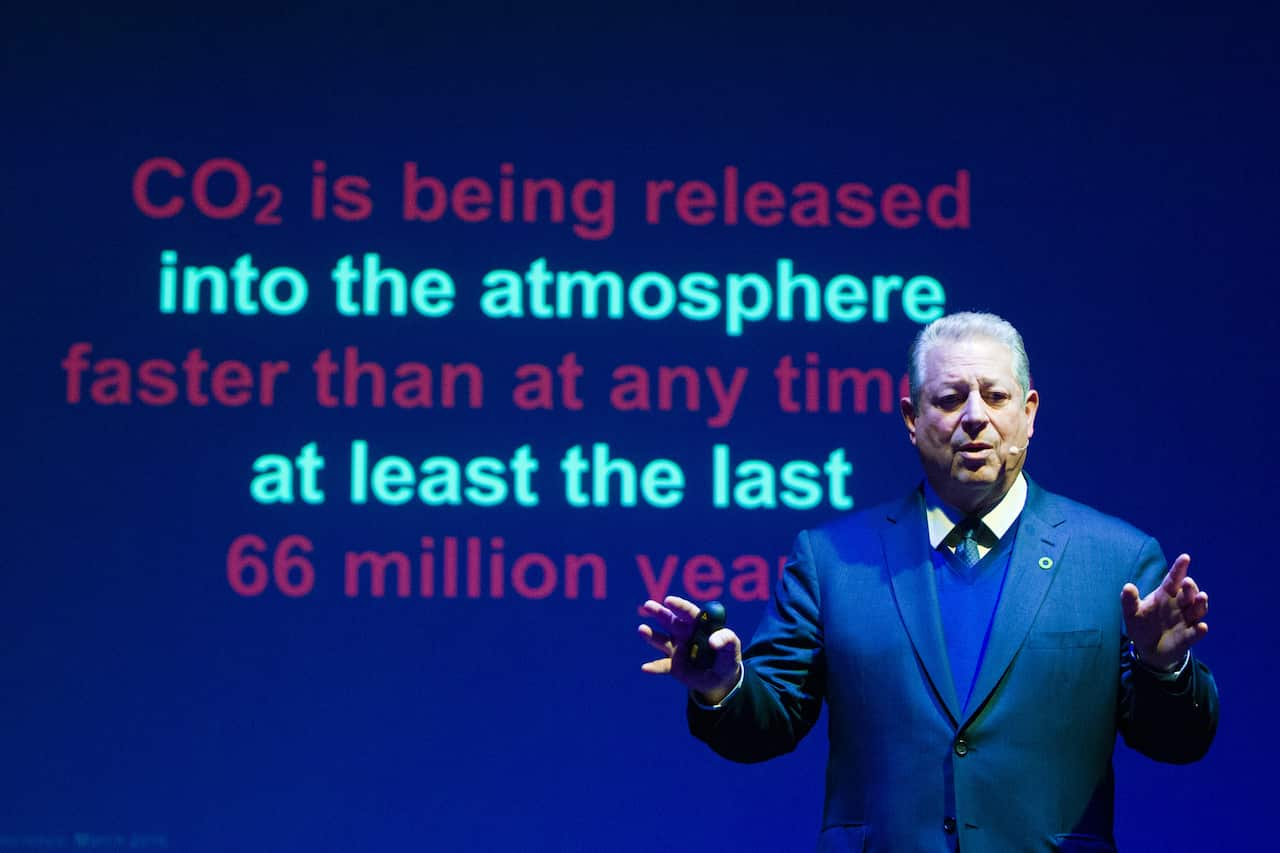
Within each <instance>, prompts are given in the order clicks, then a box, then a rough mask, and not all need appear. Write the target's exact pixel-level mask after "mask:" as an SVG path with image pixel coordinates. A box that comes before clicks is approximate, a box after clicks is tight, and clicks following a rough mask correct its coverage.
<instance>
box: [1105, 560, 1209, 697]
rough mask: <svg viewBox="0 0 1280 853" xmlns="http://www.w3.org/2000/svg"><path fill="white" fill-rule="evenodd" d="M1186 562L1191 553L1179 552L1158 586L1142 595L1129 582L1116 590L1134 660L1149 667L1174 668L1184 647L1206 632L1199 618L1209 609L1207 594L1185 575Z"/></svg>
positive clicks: (1180, 661)
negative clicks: (1135, 658) (1140, 596)
mask: <svg viewBox="0 0 1280 853" xmlns="http://www.w3.org/2000/svg"><path fill="white" fill-rule="evenodd" d="M1190 565H1191V556H1190V555H1189V554H1179V555H1178V559H1176V560H1174V561H1173V565H1172V566H1170V567H1169V573H1168V574H1166V575H1165V576H1164V580H1163V581H1161V582H1160V586H1158V587H1156V588H1155V589H1154V590H1152V592H1151V594H1150V595H1148V596H1147V597H1146V598H1139V592H1138V588H1137V587H1136V586H1134V585H1133V584H1131V583H1127V584H1125V585H1124V589H1123V590H1121V591H1120V609H1121V611H1122V612H1123V613H1124V629H1125V633H1126V634H1128V635H1129V639H1130V640H1131V641H1133V648H1134V651H1135V652H1136V653H1137V656H1138V660H1139V661H1141V662H1142V663H1143V664H1145V665H1147V666H1149V667H1151V668H1152V669H1158V670H1164V671H1166V672H1171V671H1173V670H1175V669H1177V668H1178V666H1179V665H1180V664H1181V663H1182V661H1183V660H1184V659H1185V658H1186V655H1187V652H1188V650H1190V648H1191V647H1192V646H1193V645H1195V644H1196V643H1197V642H1198V641H1199V640H1200V638H1201V637H1203V636H1204V635H1205V634H1207V633H1209V626H1208V625H1206V624H1205V623H1204V622H1203V621H1201V620H1203V619H1204V616H1205V614H1206V613H1208V612H1209V594H1208V593H1206V592H1201V591H1200V588H1199V587H1198V586H1196V582H1195V581H1194V580H1192V579H1191V578H1190V577H1188V576H1187V568H1188V567H1190Z"/></svg>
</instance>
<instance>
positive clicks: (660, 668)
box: [640, 658, 671, 675]
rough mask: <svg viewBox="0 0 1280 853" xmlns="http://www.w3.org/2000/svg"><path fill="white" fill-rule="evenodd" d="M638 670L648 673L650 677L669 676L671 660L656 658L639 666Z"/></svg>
mask: <svg viewBox="0 0 1280 853" xmlns="http://www.w3.org/2000/svg"><path fill="white" fill-rule="evenodd" d="M640 669H642V670H643V671H645V672H647V673H650V674H651V675H670V674H671V658H658V659H657V660H651V661H649V662H648V663H642V664H640Z"/></svg>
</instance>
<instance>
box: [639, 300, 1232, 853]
mask: <svg viewBox="0 0 1280 853" xmlns="http://www.w3.org/2000/svg"><path fill="white" fill-rule="evenodd" d="M910 382H911V396H910V397H909V398H906V399H903V400H902V402H901V407H902V417H903V421H904V422H905V424H906V427H907V434H908V436H909V437H910V439H911V442H912V443H913V444H914V445H915V446H916V449H917V450H918V452H919V454H920V462H921V464H922V466H923V468H924V475H925V477H924V483H923V484H922V485H921V487H920V488H919V489H917V490H915V491H913V492H912V493H911V494H910V495H908V496H907V498H906V499H905V500H904V501H901V502H898V503H895V504H891V505H885V506H880V507H874V508H871V509H867V510H863V511H861V512H856V513H853V514H851V515H849V516H847V517H845V518H842V519H840V520H837V521H835V522H833V523H831V524H828V525H826V526H824V527H821V528H819V529H816V530H812V531H806V532H803V533H801V534H800V536H799V537H798V539H797V542H796V548H795V553H794V556H793V558H792V560H791V562H790V563H789V564H788V566H787V568H786V570H785V571H784V573H783V576H782V578H781V579H780V581H779V583H778V587H777V590H776V592H775V595H774V598H773V600H772V602H771V603H770V606H769V609H768V611H767V613H766V615H765V618H764V620H763V622H762V624H761V625H760V628H759V630H758V631H757V633H756V636H755V638H754V640H753V642H752V645H751V647H750V649H749V650H748V651H747V653H746V655H745V656H743V655H742V653H741V644H740V642H739V639H738V637H737V635H736V634H734V632H733V631H731V630H729V629H727V628H722V629H720V630H718V631H716V632H715V633H714V634H712V635H711V637H710V646H711V648H712V649H713V650H714V651H715V655H716V656H715V658H714V662H713V665H712V666H711V668H710V669H709V670H698V669H695V668H693V667H692V666H690V665H689V664H688V662H687V659H686V657H685V646H686V644H687V642H688V639H689V637H690V635H691V633H692V629H693V624H694V620H695V618H696V617H697V615H698V612H699V610H698V608H697V606H696V605H694V604H692V603H690V602H688V601H685V600H683V599H681V598H678V597H675V596H670V597H668V598H666V599H665V600H664V601H663V602H662V603H658V602H655V601H649V602H646V604H645V609H646V611H647V612H648V613H649V614H650V615H651V616H652V617H653V618H654V619H655V621H656V622H657V623H658V626H659V630H654V629H652V628H650V627H649V626H647V625H643V626H641V628H640V633H641V634H642V635H643V636H644V637H645V639H646V640H648V642H649V643H650V644H651V645H653V646H654V647H655V648H657V649H658V650H660V651H661V652H662V657H660V658H658V659H657V660H654V661H650V662H649V663H646V664H645V665H644V667H643V668H644V670H645V671H647V672H651V673H670V674H671V675H673V676H675V677H676V678H677V679H678V680H679V681H680V682H682V683H683V684H684V685H685V686H687V687H688V688H689V690H690V691H691V695H690V703H689V712H688V714H689V724H690V728H691V730H692V731H693V733H694V734H695V735H696V736H697V737H699V738H701V739H702V740H704V741H706V742H707V743H708V744H709V745H710V746H711V747H712V749H714V750H715V751H716V752H718V753H720V754H721V755H724V756H726V757H728V758H731V759H734V760H737V761H761V760H764V759H766V758H770V757H772V756H774V755H778V754H781V753H784V752H787V751H789V750H791V749H792V748H794V747H795V745H796V743H797V742H798V741H799V739H800V738H801V737H803V736H804V735H805V733H806V732H808V730H809V729H810V727H812V725H813V723H814V721H815V720H816V719H817V717H818V713H819V710H820V709H821V705H822V702H823V701H824V700H825V701H826V702H827V704H828V706H829V728H830V745H831V747H830V748H831V751H830V756H829V760H828V768H827V791H826V804H825V808H824V817H823V829H822V834H821V836H820V840H819V845H818V846H819V849H820V850H864V849H865V850H909V851H916V850H939V851H942V850H954V849H957V847H958V848H959V849H960V850H963V851H965V853H978V851H999V852H1000V853H1006V851H1014V850H1054V849H1060V850H1091V851H1092V850H1113V849H1114V840H1113V834H1112V817H1113V815H1112V808H1113V806H1112V803H1113V789H1114V783H1113V776H1112V770H1111V752H1112V749H1113V747H1114V743H1115V737H1116V733H1117V732H1119V733H1120V734H1121V735H1122V736H1123V737H1124V739H1125V742H1126V743H1128V744H1129V746H1131V747H1133V748H1134V749H1137V750H1138V751H1139V752H1142V753H1143V754H1145V755H1148V756H1151V757H1152V758H1155V759H1157V760H1161V761H1169V762H1189V761H1194V760H1196V759H1198V758H1200V757H1201V756H1202V755H1204V753H1205V751H1206V750H1207V749H1208V748H1209V744H1210V742H1211V741H1212V739H1213V734H1214V731H1215V729H1216V726H1217V704H1218V703H1217V692H1216V687H1215V686H1214V682H1213V678H1212V676H1211V675H1210V673H1209V671H1208V669H1207V668H1206V667H1204V665H1203V664H1201V663H1200V662H1199V661H1196V660H1195V659H1194V658H1192V657H1191V654H1190V649H1191V646H1192V645H1193V644H1194V643H1195V642H1196V641H1197V640H1199V639H1200V638H1201V637H1203V636H1204V635H1205V633H1206V632H1207V631H1208V626H1207V625H1206V624H1205V623H1204V621H1203V619H1204V616H1205V614H1206V612H1207V611H1208V607H1209V602H1208V596H1207V595H1206V594H1205V593H1204V592H1201V591H1200V589H1199V588H1198V587H1197V586H1196V583H1195V581H1194V580H1192V579H1191V578H1190V577H1188V575H1187V569H1188V566H1189V564H1190V557H1189V556H1187V555H1186V554H1183V555H1181V556H1179V557H1178V558H1177V559H1176V560H1175V561H1174V562H1173V565H1172V566H1171V567H1169V569H1168V571H1167V572H1166V571H1165V565H1166V564H1165V562H1164V558H1163V556H1162V554H1161V552H1160V548H1159V546H1158V545H1157V544H1156V542H1155V540H1153V539H1151V538H1150V537H1149V536H1146V535H1145V534H1143V533H1141V532H1139V531H1137V530H1135V529H1134V528H1132V527H1131V526H1129V525H1127V524H1125V523H1124V522H1122V521H1119V520H1117V519H1114V518H1110V517H1108V516H1105V515H1103V514H1101V513H1099V512H1096V511H1095V510H1092V509H1089V508H1088V507H1085V506H1083V505H1081V504H1078V503H1075V502H1074V501H1070V500H1067V499H1066V498H1063V497H1060V496H1057V495H1053V494H1050V493H1048V492H1046V491H1044V490H1043V489H1041V488H1039V487H1038V486H1036V485H1035V484H1034V483H1032V482H1031V481H1030V480H1029V479H1028V478H1027V477H1026V475H1025V474H1023V473H1022V468H1023V463H1024V461H1025V460H1026V455H1027V445H1028V442H1029V441H1030V440H1031V437H1032V435H1033V434H1034V428H1035V420H1036V413H1037V411H1038V408H1039V404H1040V397H1039V394H1038V393H1037V392H1036V391H1035V390H1034V389H1031V388H1030V368H1029V366H1028V363H1027V357H1026V351H1025V349H1024V347H1023V344H1022V339H1021V337H1020V336H1019V334H1018V332H1017V331H1016V330H1015V329H1014V328H1013V327H1012V326H1011V325H1009V324H1008V323H1007V322H1005V321H1004V320H1002V319H1000V318H998V317H995V316H994V315H990V314H955V315H951V316H948V317H944V318H942V319H940V320H938V321H936V322H935V323H933V324H931V325H930V326H928V327H926V328H925V329H923V330H922V331H921V333H920V334H919V335H918V336H917V338H916V341H915V343H914V344H913V346H912V349H911V354H910ZM1162 577H1163V579H1162ZM1139 590H1142V591H1143V592H1145V593H1146V595H1145V597H1143V596H1142V595H1141V594H1140V592H1139Z"/></svg>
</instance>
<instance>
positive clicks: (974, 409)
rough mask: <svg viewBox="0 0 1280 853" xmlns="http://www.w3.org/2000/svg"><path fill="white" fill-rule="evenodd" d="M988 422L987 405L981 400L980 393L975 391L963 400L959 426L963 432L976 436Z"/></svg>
mask: <svg viewBox="0 0 1280 853" xmlns="http://www.w3.org/2000/svg"><path fill="white" fill-rule="evenodd" d="M988 420H990V418H988V417H987V404H986V402H985V401H984V400H983V399H982V394H981V392H979V391H976V390H975V391H973V392H972V393H971V394H969V399H967V400H965V403H964V410H963V411H962V412H960V424H961V426H963V427H964V430H965V432H967V433H969V434H970V435H973V436H976V435H977V434H978V433H980V432H982V430H983V429H985V428H986V426H987V421H988Z"/></svg>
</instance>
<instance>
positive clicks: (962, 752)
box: [953, 737, 969, 758]
mask: <svg viewBox="0 0 1280 853" xmlns="http://www.w3.org/2000/svg"><path fill="white" fill-rule="evenodd" d="M953 749H955V751H956V755H958V756H960V757H961V758H964V757H965V756H966V755H968V754H969V743H968V741H966V740H965V739H964V738H962V737H958V738H956V743H955V746H954V747H953Z"/></svg>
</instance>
